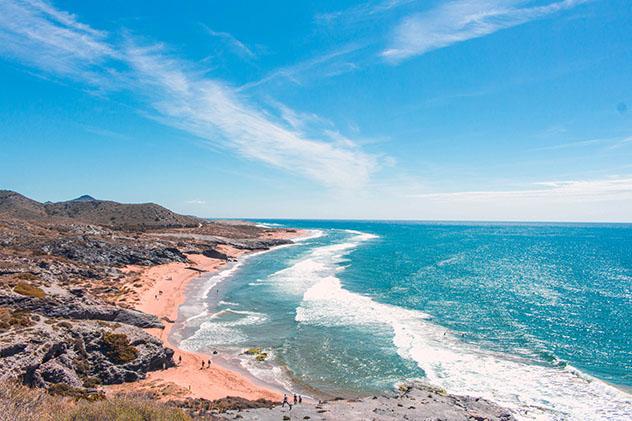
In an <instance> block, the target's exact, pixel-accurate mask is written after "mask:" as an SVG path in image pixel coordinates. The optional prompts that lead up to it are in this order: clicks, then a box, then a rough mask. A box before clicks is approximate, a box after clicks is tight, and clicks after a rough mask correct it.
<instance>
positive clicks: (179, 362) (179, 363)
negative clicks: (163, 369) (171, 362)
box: [178, 355, 182, 365]
mask: <svg viewBox="0 0 632 421" xmlns="http://www.w3.org/2000/svg"><path fill="white" fill-rule="evenodd" d="M181 364H182V355H178V365H181Z"/></svg>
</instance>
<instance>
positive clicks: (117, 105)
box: [0, 0, 632, 221]
mask: <svg viewBox="0 0 632 421" xmlns="http://www.w3.org/2000/svg"><path fill="white" fill-rule="evenodd" d="M631 21H632V7H630V4H629V1H627V0H608V1H605V0H592V1H591V0H546V1H530V0H504V1H501V0H454V1H430V0H425V1H413V0H382V1H369V2H350V1H338V2H327V3H324V2H289V1H287V2H286V1H274V2H261V1H230V2H227V1H225V2H220V1H204V2H202V1H189V2H185V4H176V3H175V2H166V1H155V2H151V4H150V3H147V2H143V1H130V0H127V1H108V2H78V1H75V2H71V1H53V2H46V1H44V0H0V84H1V85H0V86H1V94H0V162H2V165H0V186H1V187H3V188H8V189H13V190H17V191H19V192H21V193H23V194H26V195H28V196H31V197H33V198H35V199H38V200H42V201H45V200H65V199H69V198H72V197H75V196H79V195H81V194H84V193H88V194H92V195H93V196H95V197H98V198H105V199H113V200H119V201H126V202H146V201H152V202H157V203H160V204H162V205H165V206H167V207H169V208H172V209H174V210H177V211H179V212H184V213H189V214H195V215H199V216H208V217H260V218H264V217H281V218H284V217H295V218H368V219H373V218H381V219H391V218H397V219H458V220H547V221H631V220H632V25H630V24H629V23H630V22H631Z"/></svg>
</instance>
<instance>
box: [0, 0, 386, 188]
mask: <svg viewBox="0 0 632 421" xmlns="http://www.w3.org/2000/svg"><path fill="white" fill-rule="evenodd" d="M112 39H113V37H111V35H110V34H109V33H107V32H105V31H99V30H96V29H93V28H91V27H90V26H88V25H85V24H83V23H80V22H79V21H78V19H77V18H76V17H75V16H74V15H72V14H69V13H66V12H64V11H61V10H58V9H55V8H54V7H53V6H52V5H50V4H48V3H45V2H43V1H41V0H5V1H2V2H0V54H1V55H4V56H9V57H11V58H13V59H15V60H17V61H19V62H21V63H23V64H25V65H27V66H30V67H34V68H36V69H38V71H40V72H42V73H44V74H50V75H54V76H57V77H71V78H73V79H76V80H80V81H81V82H83V83H86V84H87V85H89V86H92V87H94V88H101V89H102V88H106V87H111V86H113V81H114V85H116V88H117V89H127V90H128V91H129V92H132V93H133V94H134V95H136V96H138V99H139V100H140V101H141V102H142V103H145V104H146V105H147V107H148V108H147V109H145V110H141V111H142V112H143V113H145V114H146V115H147V116H149V117H151V118H154V119H156V120H159V121H161V122H162V123H164V124H167V125H170V126H172V127H176V128H179V129H181V130H183V131H185V132H188V133H190V134H192V135H195V136H196V137H198V138H201V139H203V140H204V141H206V142H208V143H209V144H212V145H215V146H220V147H222V148H224V149H228V150H232V151H234V152H236V153H238V154H239V155H241V156H244V157H246V158H248V159H253V160H257V161H260V162H264V163H266V164H268V165H271V166H274V167H277V168H281V169H283V170H285V171H288V172H290V173H293V174H297V175H301V176H304V177H307V178H310V179H312V180H315V181H317V182H319V183H322V184H324V185H327V186H330V187H343V188H346V187H357V186H360V185H362V184H363V183H365V182H366V181H367V180H368V179H369V177H370V175H371V174H372V173H373V172H374V171H375V169H376V168H377V165H378V164H377V160H376V158H375V157H373V156H371V155H368V154H366V153H364V152H363V151H361V150H360V148H359V147H357V146H356V145H355V143H354V142H353V141H351V140H349V141H348V142H347V143H345V144H341V143H340V142H338V141H337V139H332V138H331V137H330V136H329V135H328V132H327V131H326V130H325V129H327V130H329V129H330V127H329V126H327V127H325V128H323V129H322V130H320V132H319V133H317V134H312V135H310V136H307V135H305V134H304V133H303V132H302V131H301V130H300V126H301V123H300V121H298V120H296V121H293V122H292V123H291V124H288V122H287V118H286V120H284V119H283V118H282V117H275V116H273V115H270V113H268V112H266V111H265V109H264V108H262V107H260V106H259V105H258V104H257V102H256V101H254V100H253V99H252V98H248V97H246V96H244V95H242V94H240V93H239V92H238V91H237V90H236V89H235V88H234V87H232V86H231V85H229V84H228V83H226V82H224V81H222V80H219V79H213V78H209V77H206V76H204V75H203V72H202V71H198V70H196V68H195V66H194V65H192V64H191V63H188V62H186V61H183V60H179V59H178V58H177V57H175V56H174V55H173V54H169V53H168V52H167V48H166V47H164V46H162V45H159V44H157V45H152V46H149V47H146V46H144V47H143V46H138V45H137V44H136V43H135V42H134V40H133V39H131V38H130V37H127V41H121V42H119V43H115V42H114V41H113V40H112ZM287 110H290V108H289V107H286V116H287V115H290V114H288V113H289V111H287ZM291 115H292V116H293V118H295V119H300V116H301V114H300V113H297V112H294V113H293V114H291Z"/></svg>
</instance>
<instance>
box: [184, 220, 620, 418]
mask: <svg viewBox="0 0 632 421" xmlns="http://www.w3.org/2000/svg"><path fill="white" fill-rule="evenodd" d="M260 222H261V223H266V224H270V225H275V224H279V225H282V226H288V227H297V228H305V229H309V230H310V237H308V238H305V239H302V240H301V241H299V242H297V244H295V245H291V246H285V247H281V248H278V249H274V250H272V251H269V252H265V253H260V254H256V255H252V256H249V257H248V258H246V259H244V260H242V261H240V262H239V263H237V264H234V265H232V266H231V267H230V268H229V269H227V270H226V271H224V272H221V273H220V274H216V275H209V276H207V279H206V280H205V282H202V283H197V284H196V286H195V287H194V288H195V289H194V290H192V291H189V295H190V297H192V298H191V299H190V300H189V301H188V302H187V305H185V306H183V307H182V308H181V315H180V319H179V320H180V321H179V323H178V326H179V327H178V329H176V330H175V333H174V334H175V335H176V336H177V338H176V339H178V340H180V341H181V346H182V347H183V348H186V349H189V350H194V351H204V352H211V351H213V350H218V351H221V353H224V354H228V355H234V356H236V357H238V358H239V360H240V361H241V364H242V365H243V367H245V368H246V369H248V370H249V371H250V372H251V373H252V374H253V375H255V376H256V377H258V378H260V379H262V380H263V381H266V382H268V383H271V384H280V385H283V387H285V388H287V389H288V390H293V391H298V392H299V393H303V394H306V395H310V396H317V397H333V396H346V397H349V396H368V395H371V394H377V393H385V392H388V391H392V390H394V388H395V387H396V385H397V384H398V383H399V382H401V381H404V380H408V379H421V380H424V381H427V382H429V383H431V384H433V385H436V386H439V387H442V388H445V389H446V390H447V391H448V392H450V393H455V394H467V395H473V396H481V397H484V398H488V399H490V400H493V401H495V402H497V403H498V404H500V405H503V406H505V407H507V408H510V409H512V410H513V411H514V413H515V415H516V416H517V417H519V418H522V419H573V420H584V419H611V420H620V419H632V395H631V394H630V390H632V322H631V320H632V225H625V224H527V223H506V224H500V223H439V222H436V223H435V222H382V221H377V222H370V221H365V222H359V221H260ZM250 347H261V348H262V349H263V350H264V351H266V352H268V354H269V356H268V358H267V360H266V361H263V362H259V361H256V360H255V359H254V358H253V357H250V356H245V355H241V353H242V352H243V351H244V350H245V349H246V348H250Z"/></svg>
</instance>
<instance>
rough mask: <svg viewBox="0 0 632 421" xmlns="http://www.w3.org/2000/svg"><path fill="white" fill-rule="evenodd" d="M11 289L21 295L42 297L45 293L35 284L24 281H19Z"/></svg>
mask: <svg viewBox="0 0 632 421" xmlns="http://www.w3.org/2000/svg"><path fill="white" fill-rule="evenodd" d="M13 291H15V292H17V293H18V294H21V295H27V296H29V297H35V298H44V297H45V296H46V293H45V292H44V291H43V290H42V289H41V288H38V287H36V286H35V285H31V284H27V283H26V282H20V283H19V284H17V285H16V286H15V288H13Z"/></svg>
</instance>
